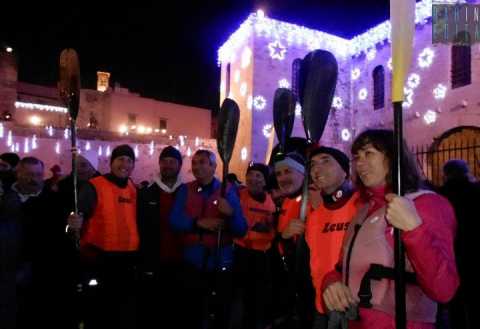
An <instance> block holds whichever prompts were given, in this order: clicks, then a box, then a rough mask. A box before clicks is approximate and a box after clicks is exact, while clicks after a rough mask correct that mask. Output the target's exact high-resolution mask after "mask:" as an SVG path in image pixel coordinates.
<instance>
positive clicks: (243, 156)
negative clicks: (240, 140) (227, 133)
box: [240, 146, 248, 161]
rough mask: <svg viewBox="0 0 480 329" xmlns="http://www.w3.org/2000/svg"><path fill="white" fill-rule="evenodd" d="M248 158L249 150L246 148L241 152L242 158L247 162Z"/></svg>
mask: <svg viewBox="0 0 480 329" xmlns="http://www.w3.org/2000/svg"><path fill="white" fill-rule="evenodd" d="M247 157H248V151H247V148H246V147H245V146H244V147H242V150H241V151H240V158H241V159H242V161H245V160H247Z"/></svg>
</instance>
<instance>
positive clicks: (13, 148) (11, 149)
mask: <svg viewBox="0 0 480 329" xmlns="http://www.w3.org/2000/svg"><path fill="white" fill-rule="evenodd" d="M10 151H11V152H15V144H12V145H10Z"/></svg>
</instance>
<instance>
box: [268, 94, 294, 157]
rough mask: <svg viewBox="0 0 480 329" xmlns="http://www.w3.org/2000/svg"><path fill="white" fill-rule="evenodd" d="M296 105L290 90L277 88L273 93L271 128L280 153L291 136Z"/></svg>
mask: <svg viewBox="0 0 480 329" xmlns="http://www.w3.org/2000/svg"><path fill="white" fill-rule="evenodd" d="M296 103H297V98H296V97H295V94H294V93H293V92H292V91H291V90H290V89H286V88H278V89H277V90H276V91H275V97H274V99H273V126H274V127H275V133H276V134H277V138H278V141H279V143H280V145H281V147H280V152H283V151H284V146H285V143H286V141H287V140H288V138H290V136H291V135H292V130H293V123H294V121H295V105H296Z"/></svg>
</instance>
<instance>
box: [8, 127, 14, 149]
mask: <svg viewBox="0 0 480 329" xmlns="http://www.w3.org/2000/svg"><path fill="white" fill-rule="evenodd" d="M12 145H13V137H12V131H11V130H9V131H8V134H7V146H12Z"/></svg>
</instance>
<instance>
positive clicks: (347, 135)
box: [342, 128, 352, 142]
mask: <svg viewBox="0 0 480 329" xmlns="http://www.w3.org/2000/svg"><path fill="white" fill-rule="evenodd" d="M351 137H352V134H351V133H350V130H348V129H347V128H345V129H342V140H343V141H345V142H347V141H349V140H350V138H351Z"/></svg>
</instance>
